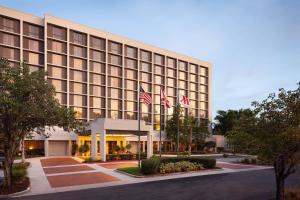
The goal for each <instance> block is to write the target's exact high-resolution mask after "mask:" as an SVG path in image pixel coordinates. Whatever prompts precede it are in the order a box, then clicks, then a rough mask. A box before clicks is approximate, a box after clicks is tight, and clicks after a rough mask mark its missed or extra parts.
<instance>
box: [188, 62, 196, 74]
mask: <svg viewBox="0 0 300 200" xmlns="http://www.w3.org/2000/svg"><path fill="white" fill-rule="evenodd" d="M190 72H191V73H194V74H196V73H197V65H193V64H191V65H190Z"/></svg>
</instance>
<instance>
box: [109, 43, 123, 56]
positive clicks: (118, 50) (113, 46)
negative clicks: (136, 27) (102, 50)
mask: <svg viewBox="0 0 300 200" xmlns="http://www.w3.org/2000/svg"><path fill="white" fill-rule="evenodd" d="M109 50H110V52H112V53H115V54H122V45H121V44H119V43H115V42H109Z"/></svg>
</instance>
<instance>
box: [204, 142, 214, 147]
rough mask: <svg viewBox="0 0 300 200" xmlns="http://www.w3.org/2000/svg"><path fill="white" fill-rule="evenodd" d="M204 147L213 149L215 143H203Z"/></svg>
mask: <svg viewBox="0 0 300 200" xmlns="http://www.w3.org/2000/svg"><path fill="white" fill-rule="evenodd" d="M204 146H205V147H207V148H215V147H216V142H214V141H207V142H205V144H204Z"/></svg>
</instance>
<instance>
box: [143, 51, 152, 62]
mask: <svg viewBox="0 0 300 200" xmlns="http://www.w3.org/2000/svg"><path fill="white" fill-rule="evenodd" d="M141 59H142V60H144V61H147V62H151V53H150V52H149V51H143V50H141Z"/></svg>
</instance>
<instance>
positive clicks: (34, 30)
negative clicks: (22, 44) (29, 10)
mask: <svg viewBox="0 0 300 200" xmlns="http://www.w3.org/2000/svg"><path fill="white" fill-rule="evenodd" d="M28 35H29V36H30V37H34V38H40V27H38V26H34V25H31V24H28Z"/></svg>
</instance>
